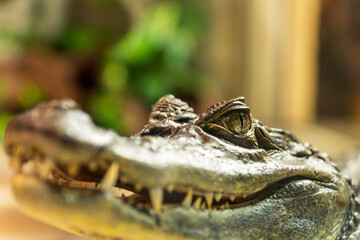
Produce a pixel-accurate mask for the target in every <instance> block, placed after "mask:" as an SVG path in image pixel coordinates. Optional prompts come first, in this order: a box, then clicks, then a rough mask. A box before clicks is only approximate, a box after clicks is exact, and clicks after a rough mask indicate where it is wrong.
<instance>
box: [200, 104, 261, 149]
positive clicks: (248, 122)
mask: <svg viewBox="0 0 360 240" xmlns="http://www.w3.org/2000/svg"><path fill="white" fill-rule="evenodd" d="M225 104H226V103H225ZM196 125H198V126H199V127H201V128H202V130H203V131H205V132H206V133H208V134H210V135H213V136H215V137H217V138H219V139H224V140H226V141H228V142H231V143H233V144H236V145H238V146H241V147H245V148H258V144H257V141H256V138H255V135H254V129H255V128H254V127H253V119H252V117H251V114H250V108H249V107H247V106H246V105H245V104H244V103H243V102H242V101H241V102H239V101H233V102H230V104H226V105H225V106H217V105H214V106H212V107H210V108H209V109H208V111H207V112H205V113H203V114H202V115H200V117H199V119H198V121H197V122H196Z"/></svg>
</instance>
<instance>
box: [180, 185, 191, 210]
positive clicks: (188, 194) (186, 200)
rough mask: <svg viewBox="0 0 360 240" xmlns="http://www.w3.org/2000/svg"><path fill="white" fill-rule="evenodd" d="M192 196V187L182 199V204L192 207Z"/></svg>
mask: <svg viewBox="0 0 360 240" xmlns="http://www.w3.org/2000/svg"><path fill="white" fill-rule="evenodd" d="M192 196H193V190H192V188H190V189H189V190H188V192H187V194H186V196H185V198H184V200H183V201H182V203H181V204H182V206H183V207H190V206H191V203H192Z"/></svg>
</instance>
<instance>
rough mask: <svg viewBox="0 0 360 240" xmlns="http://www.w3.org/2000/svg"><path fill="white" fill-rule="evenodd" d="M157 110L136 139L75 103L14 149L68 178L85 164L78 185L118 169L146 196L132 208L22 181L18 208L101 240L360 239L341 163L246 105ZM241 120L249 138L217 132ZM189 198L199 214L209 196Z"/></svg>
mask: <svg viewBox="0 0 360 240" xmlns="http://www.w3.org/2000/svg"><path fill="white" fill-rule="evenodd" d="M152 109H153V111H152V113H151V114H150V119H149V123H148V124H147V125H146V126H145V127H144V129H143V130H141V131H140V132H139V133H137V134H135V135H134V136H132V137H122V136H118V135H116V133H115V132H114V131H112V130H106V129H103V128H99V127H97V126H95V125H94V123H93V122H92V120H91V118H90V117H89V116H88V115H87V114H86V113H84V112H82V111H81V110H79V109H78V108H77V107H76V104H75V103H74V102H72V101H71V100H62V101H60V100H54V101H51V102H48V103H42V104H40V105H38V106H37V107H35V108H34V109H32V110H30V111H28V112H25V113H23V114H21V115H19V116H17V117H15V118H14V119H13V120H12V121H11V122H10V123H9V125H8V127H7V129H6V132H5V139H4V140H5V141H4V147H5V150H6V152H7V154H8V155H10V156H12V158H11V159H14V158H13V157H14V156H16V157H19V156H20V159H23V156H22V155H21V153H20V154H18V153H17V152H18V150H19V149H20V150H22V149H23V148H26V147H28V148H29V147H30V148H33V149H34V150H35V151H39V152H40V153H41V155H42V156H51V157H52V158H51V161H52V164H54V165H56V166H61V168H62V169H63V172H64V174H69V173H67V171H68V168H69V166H70V165H71V166H74V165H75V168H74V167H73V168H72V169H75V170H77V171H78V172H76V171H73V172H74V176H72V178H74V179H76V181H78V182H83V181H85V180H86V181H87V180H88V179H92V180H93V181H94V182H97V183H99V182H100V181H102V178H103V176H104V175H105V173H106V172H107V170H108V169H109V168H110V166H111V165H112V163H114V162H116V163H117V164H118V165H119V166H120V167H119V172H118V176H117V177H118V178H119V180H118V181H117V182H116V187H118V188H124V189H128V190H130V191H134V189H135V187H134V186H135V184H140V185H141V187H142V188H143V190H141V192H137V194H134V195H137V196H136V198H135V200H131V201H135V202H134V203H131V202H130V198H126V197H125V198H123V197H119V196H115V195H113V193H111V192H109V191H108V190H107V191H105V190H97V191H94V190H86V191H85V190H82V189H79V188H74V187H72V186H71V185H70V186H67V185H66V184H62V185H61V186H60V187H59V183H57V182H56V180H57V179H55V180H54V179H53V180H49V179H44V178H42V177H41V176H36V175H35V176H30V175H27V174H24V173H21V172H18V174H17V175H16V177H15V178H14V183H13V188H14V193H15V197H16V199H17V201H18V203H19V205H20V206H21V207H22V209H23V210H24V211H25V212H26V213H28V214H29V215H31V216H33V217H35V218H38V219H40V220H42V221H45V222H48V223H49V224H52V225H55V226H57V227H59V228H62V229H65V230H68V231H71V232H74V231H75V232H77V233H80V234H84V235H88V236H90V237H93V238H96V239H101V238H109V239H119V238H121V239H141V240H143V239H160V240H161V239H179V240H182V239H214V240H215V239H224V240H226V239H245V240H246V239H295V240H300V239H309V237H310V238H311V239H336V238H338V239H340V238H341V237H342V236H345V237H346V236H349V235H350V234H351V231H357V230H356V229H350V227H348V225H351V224H350V222H351V221H354V220H352V216H353V214H354V212H355V211H358V210H357V209H358V205H357V203H356V202H355V200H354V197H355V195H352V192H353V189H352V186H350V185H349V183H348V182H347V181H346V179H344V178H343V177H342V176H341V174H340V172H339V170H338V169H337V168H336V167H334V166H332V165H331V163H330V159H328V158H327V157H322V156H320V155H321V153H319V152H317V151H316V150H315V149H313V148H312V147H311V146H310V145H305V144H303V143H301V142H300V141H298V140H297V139H296V138H295V137H294V136H292V135H291V134H290V133H289V132H286V131H283V130H280V129H272V128H269V127H266V126H264V125H262V124H261V123H260V122H259V121H258V120H256V119H254V118H253V117H252V116H251V114H250V109H249V108H248V107H247V106H246V105H245V104H244V99H243V98H237V99H233V100H227V101H224V102H220V103H217V104H215V105H214V106H212V107H210V108H209V109H208V110H207V111H205V112H204V113H202V114H200V115H199V116H197V115H196V114H194V113H193V110H192V108H190V107H189V106H188V105H187V104H186V103H185V102H182V101H181V100H179V99H176V98H175V97H173V96H172V95H167V96H165V97H163V98H161V99H160V100H159V101H158V103H157V104H155V105H154V106H153V108H152ZM232 111H234V112H232ZM232 114H235V115H236V114H237V115H238V116H240V114H242V115H243V116H244V119H245V116H246V117H248V118H249V119H251V127H250V128H247V127H245V125H246V124H245V125H244V124H243V125H241V119H240V117H239V119H240V120H239V121H237V122H238V124H239V126H238V127H240V128H241V126H242V130H241V131H240V132H241V134H239V133H237V132H238V131H234V132H232V131H231V129H236V126H233V127H231V129H230V130H226V129H225V128H224V127H222V126H216V122H217V121H218V119H220V121H221V122H225V123H223V126H227V127H226V128H229V122H227V121H230V120H231V119H230V120H229V118H227V117H224V116H232ZM235 115H234V116H235ZM215 119H216V121H215V122H214V121H213V120H215ZM235 119H236V118H235ZM231 121H232V120H231ZM235 122H236V121H235ZM209 124H210V125H211V126H212V128H211V131H209V128H208V127H207V126H208V125H209ZM232 124H234V122H233V123H232ZM214 129H216V130H214ZM221 129H224V130H221ZM44 130H46V131H47V132H48V133H47V134H44ZM83 133H84V134H83ZM49 136H51V137H49ZM98 136H99V137H98ZM20 152H21V151H20ZM11 161H13V160H11ZM11 161H10V162H11ZM21 161H32V160H31V159H23V160H21ZM90 162H92V163H95V167H96V169H95V172H92V171H90V170H89V166H90ZM11 163H12V162H11ZM20 163H22V162H20ZM125 180H126V181H125ZM100 185H101V184H100ZM169 186H172V188H173V189H174V190H173V191H174V192H173V193H170V192H168V190H166V189H168V188H169ZM155 188H156V189H159V188H160V189H161V190H162V191H163V194H164V196H162V197H161V196H160V198H163V199H162V200H163V201H164V202H163V208H162V209H161V210H160V211H157V210H155V207H154V208H152V207H151V206H150V204H154V202H151V201H150V198H151V199H152V197H151V196H150V195H151V194H150V193H151V191H152V189H155ZM190 188H191V189H192V191H193V194H194V195H193V198H192V204H194V203H195V201H196V199H197V198H198V197H201V198H202V202H204V207H205V209H201V204H200V209H196V207H195V206H191V207H186V206H182V204H181V202H182V200H183V198H184V197H185V195H186V193H187V192H188V191H189V189H190ZM155 192H156V193H158V192H159V191H155ZM160 192H161V191H160ZM208 193H211V194H215V193H222V196H221V200H220V202H219V203H218V202H217V201H216V200H215V199H213V203H212V205H213V206H212V207H216V211H214V209H213V210H212V211H209V209H208V208H207V205H206V204H205V195H206V194H208ZM232 194H234V195H235V201H234V202H232V201H230V196H231V195H232ZM156 196H157V197H159V195H157V194H156ZM211 196H212V195H211ZM214 196H215V195H214ZM157 197H156V198H157ZM140 203H141V204H148V205H149V206H148V207H139V206H137V204H140ZM225 203H226V204H228V206H229V208H230V209H226V208H225ZM354 223H356V224H357V222H354ZM356 227H358V225H356ZM331 229H332V230H331ZM329 230H331V231H329Z"/></svg>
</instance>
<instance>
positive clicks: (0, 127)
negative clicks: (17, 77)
mask: <svg viewBox="0 0 360 240" xmlns="http://www.w3.org/2000/svg"><path fill="white" fill-rule="evenodd" d="M2 83H3V80H2V79H1V76H0V143H1V142H2V138H3V135H4V131H5V127H6V125H7V124H8V122H9V121H10V119H11V117H12V115H11V114H10V113H8V112H6V111H4V110H3V109H4V106H3V103H4V91H5V88H4V86H3V84H2Z"/></svg>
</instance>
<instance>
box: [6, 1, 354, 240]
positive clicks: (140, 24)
mask: <svg viewBox="0 0 360 240" xmlns="http://www.w3.org/2000/svg"><path fill="white" fill-rule="evenodd" d="M169 93H172V94H174V95H175V96H177V97H179V98H181V99H183V100H185V101H187V102H188V103H189V104H190V105H191V106H192V107H193V108H194V109H195V112H197V113H200V112H202V111H204V110H205V109H206V108H207V107H208V106H210V105H211V104H213V103H215V102H218V101H221V100H224V99H229V98H232V97H236V96H245V98H246V103H247V104H248V105H249V106H250V107H251V111H252V114H253V116H254V117H256V118H258V119H259V120H261V121H262V122H263V123H264V124H266V125H269V126H272V127H280V128H285V129H288V130H291V131H292V132H293V133H294V134H295V135H297V136H298V137H299V138H300V139H301V140H303V141H307V142H311V143H312V144H313V145H314V146H316V147H318V148H319V149H320V150H321V151H324V152H328V153H330V154H331V155H333V156H334V157H337V156H340V155H341V154H342V153H343V152H344V151H345V150H346V149H350V148H351V147H354V146H356V145H358V144H359V142H360V141H359V140H360V138H359V136H360V1H359V0H356V1H354V0H294V1H286V0H256V1H253V0H222V1H217V0H210V1H205V0H191V1H190V0H181V1H180V0H177V1H176V0H163V1H160V0H157V1H156V0H137V1H131V0H107V1H95V0H76V1H70V0H53V1H47V0H1V1H0V142H1V139H2V135H3V131H4V129H5V126H6V124H7V122H8V121H9V120H10V119H11V117H12V116H13V115H14V114H16V113H18V112H21V111H24V110H26V109H28V108H30V107H32V106H34V104H36V103H37V102H39V101H44V100H49V99H54V98H72V99H74V100H76V101H77V102H78V103H79V104H80V105H81V107H82V108H83V109H84V110H86V111H87V112H89V113H90V114H91V115H92V117H93V118H94V120H95V121H96V123H97V124H99V125H101V126H104V127H107V128H113V129H115V130H116V131H117V132H119V133H120V134H122V135H131V134H133V133H135V132H137V131H139V130H140V129H141V128H142V127H143V125H144V124H145V123H146V121H147V117H148V113H149V111H150V109H151V105H152V104H154V103H155V102H156V101H157V100H158V99H159V98H160V97H161V96H163V95H165V94H169ZM0 154H1V153H0ZM0 158H1V159H0V174H1V177H0V183H1V182H3V183H8V179H9V176H10V174H9V173H8V167H7V163H6V161H5V158H4V156H3V155H2V156H0ZM5 185H6V184H4V186H5ZM0 186H1V184H0ZM8 195H10V193H9V191H8V189H6V188H4V190H3V194H2V195H1V198H3V199H8V200H9V201H8V202H7V203H4V204H5V205H6V204H9V205H6V206H10V205H11V206H13V202H12V200H11V198H10V197H8V198H7V197H2V196H8ZM3 202H5V201H3ZM5 205H4V206H5ZM0 208H2V206H1V205H0ZM4 209H5V207H4ZM6 209H7V211H5V212H4V211H2V209H1V210H0V219H10V221H7V223H6V224H5V223H2V222H0V238H1V237H2V236H5V234H8V235H6V237H4V239H24V238H23V236H22V235H21V234H22V233H19V231H17V228H16V226H17V225H16V224H15V223H16V222H17V221H19V219H22V220H23V221H25V222H26V224H25V225H27V224H31V221H32V220H30V219H27V218H26V217H25V216H23V215H21V214H20V213H18V211H17V210H16V209H15V208H14V209H13V210H9V208H8V207H7V208H6ZM1 215H3V216H1ZM28 222H30V223H28ZM12 223H14V224H12ZM36 224H40V223H36ZM36 224H35V225H36ZM40 226H41V225H40ZM9 229H13V230H11V231H10V232H11V233H10V232H9ZM31 229H37V228H31ZM39 229H46V230H45V232H47V231H48V233H49V234H52V235H46V234H44V232H41V230H39ZM28 230H29V231H30V229H28ZM37 231H38V232H37V233H38V235H35V236H36V238H34V239H64V235H62V234H63V233H61V232H60V231H58V230H55V229H52V228H50V227H39V228H38V229H37ZM39 231H40V232H39ZM15 233H16V234H18V235H16V234H15ZM9 234H10V235H9ZM64 234H65V233H64ZM41 236H43V237H44V236H45V237H44V238H41ZM27 239H29V238H27ZM71 239H75V238H71ZM79 239H80V238H79Z"/></svg>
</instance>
